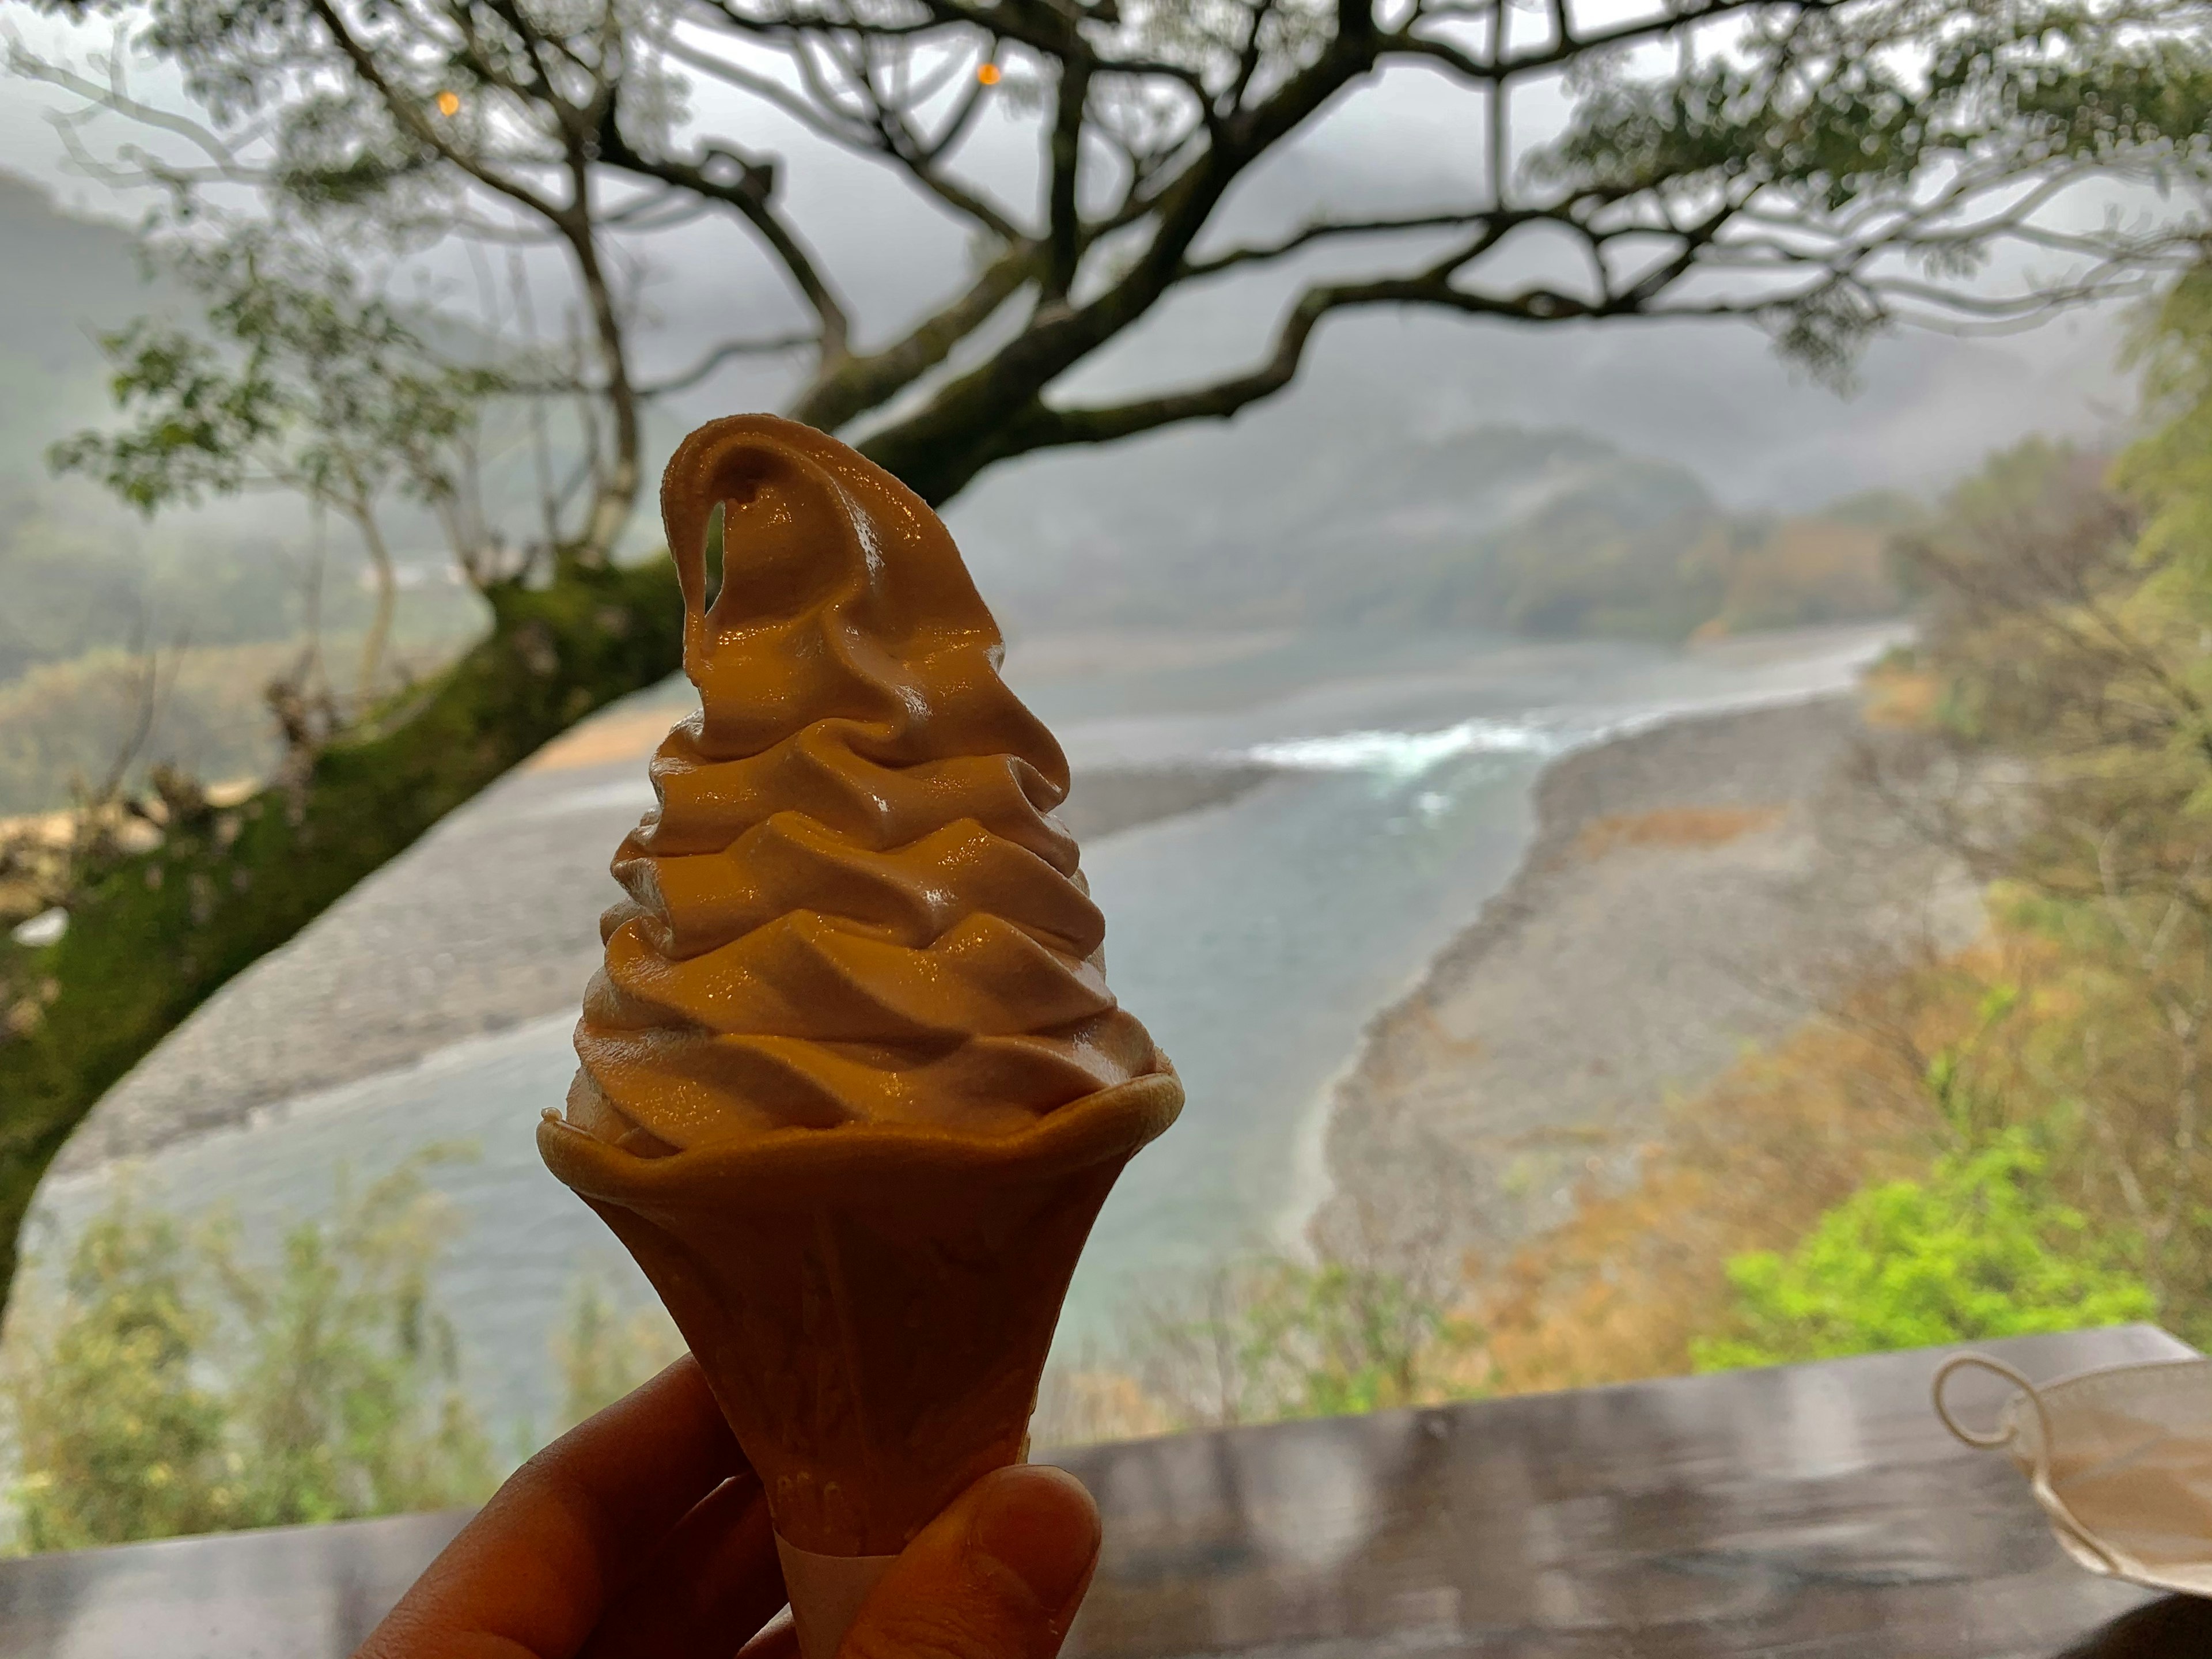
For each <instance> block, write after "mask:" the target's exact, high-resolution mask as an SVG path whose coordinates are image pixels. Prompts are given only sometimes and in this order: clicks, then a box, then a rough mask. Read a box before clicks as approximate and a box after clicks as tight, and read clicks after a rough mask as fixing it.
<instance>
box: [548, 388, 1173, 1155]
mask: <svg viewBox="0 0 2212 1659" xmlns="http://www.w3.org/2000/svg"><path fill="white" fill-rule="evenodd" d="M717 505H719V506H720V507H721V508H722V510H723V514H724V517H723V529H722V541H723V546H724V548H725V550H726V552H725V559H724V573H723V578H722V582H721V586H720V592H718V593H717V594H716V595H715V596H714V599H713V601H712V603H711V605H710V604H709V603H708V599H707V596H706V581H707V573H706V568H705V565H706V544H707V537H708V525H709V520H710V517H711V515H712V513H713V510H714V507H716V506H717ZM661 512H662V516H663V519H664V520H665V524H666V526H667V530H668V538H669V546H670V548H671V550H672V551H673V553H674V555H675V558H676V563H677V569H678V574H679V576H680V578H681V580H682V586H683V591H684V606H685V627H684V672H685V673H686V674H687V675H688V676H689V677H690V679H691V681H692V682H693V684H696V686H697V687H698V689H699V696H700V702H701V705H702V708H701V712H700V713H698V714H695V715H693V716H692V717H691V718H690V719H689V720H685V721H684V722H683V723H682V724H681V725H679V726H677V727H676V728H675V729H674V730H673V731H672V732H670V733H669V735H668V737H667V738H666V740H665V742H663V743H662V744H661V745H660V749H659V752H658V754H657V755H656V756H655V757H654V759H653V765H652V778H653V791H654V793H655V795H656V796H657V797H658V798H659V806H658V807H657V808H656V809H654V810H653V811H648V812H647V814H646V817H645V819H644V822H642V823H641V824H639V826H638V827H637V829H635V830H634V831H632V832H631V834H630V835H629V836H628V837H627V838H626V839H625V840H624V841H623V844H622V847H621V848H620V850H619V851H618V852H617V854H615V860H614V874H615V878H616V879H617V881H619V882H620V883H621V884H622V886H623V889H624V890H625V891H626V892H627V893H628V895H629V897H628V898H627V899H626V900H624V901H623V902H619V903H617V904H616V905H614V906H613V907H612V908H610V909H609V910H608V911H607V912H606V914H605V916H604V917H603V918H602V919H601V921H600V934H601V937H602V938H603V939H605V944H606V965H605V969H603V970H602V971H601V972H600V973H599V974H598V975H594V976H593V979H592V984H591V987H590V989H589V990H588V991H587V992H586V995H585V999H584V1012H583V1018H582V1020H581V1021H580V1023H579V1024H578V1025H577V1028H576V1052H577V1054H578V1057H579V1058H580V1060H581V1061H582V1069H581V1070H580V1072H579V1073H578V1074H577V1079H576V1083H575V1085H574V1087H573V1088H572V1089H571V1091H570V1093H569V1103H568V1116H569V1119H570V1121H572V1122H574V1123H575V1124H577V1125H578V1126H579V1127H582V1128H585V1129H587V1130H589V1131H590V1132H591V1133H593V1134H594V1135H596V1136H598V1137H599V1138H601V1139H607V1140H612V1141H614V1142H616V1143H617V1144H618V1145H620V1146H624V1147H625V1148H627V1149H628V1150H630V1151H633V1152H641V1153H646V1154H652V1155H659V1154H665V1153H668V1152H678V1151H683V1150H686V1149H689V1148H691V1147H695V1146H708V1145H714V1144H718V1143H726V1142H730V1141H733V1140H741V1139H750V1138H753V1137H757V1136H758V1135H761V1134H763V1133H769V1132H771V1131H774V1130H777V1129H787V1128H806V1129H828V1128H834V1127H836V1126H839V1125H842V1124H851V1123H871V1124H879V1125H898V1126H903V1127H914V1128H924V1129H936V1130H943V1131H947V1132H951V1133H957V1134H959V1135H963V1136H974V1137H983V1138H996V1137H1001V1136H1006V1135H1011V1134H1016V1133H1020V1132H1021V1131H1023V1130H1025V1129H1028V1128H1030V1127H1032V1126H1033V1125H1035V1124H1036V1123H1037V1121H1039V1119H1040V1118H1042V1116H1043V1115H1046V1114H1048V1113H1050V1112H1052V1111H1053V1110H1054V1109H1055V1108H1058V1107H1060V1106H1063V1105H1066V1104H1067V1103H1070V1102H1072V1101H1074V1100H1077V1099H1079V1098H1080V1097H1084V1096H1086V1095H1090V1094H1092V1093H1094V1092H1096V1091H1099V1090H1101V1089H1105V1088H1109V1087H1111V1086H1113V1085H1117V1084H1120V1083H1123V1082H1126V1081H1127V1080H1129V1079H1132V1078H1136V1077H1142V1076H1145V1075H1146V1074H1149V1073H1155V1072H1160V1071H1164V1070H1165V1069H1166V1067H1165V1062H1164V1060H1163V1059H1162V1058H1161V1057H1160V1055H1159V1054H1158V1051H1157V1050H1156V1049H1155V1048H1154V1047H1153V1046H1152V1039H1151V1038H1150V1037H1149V1036H1147V1035H1146V1032H1145V1029H1144V1027H1143V1026H1141V1025H1140V1024H1138V1023H1137V1021H1136V1020H1135V1019H1133V1018H1131V1017H1130V1016H1129V1015H1128V1014H1127V1013H1126V1012H1123V1011H1122V1010H1121V1008H1120V1007H1119V1006H1116V1004H1115V1000H1114V996H1113V994H1112V993H1111V992H1110V991H1109V990H1108V989H1107V988H1106V978H1105V972H1104V968H1103V960H1102V957H1101V954H1100V950H1101V943H1102V941H1103V938H1104V933H1105V927H1104V923H1103V921H1102V919H1101V918H1100V916H1099V913H1098V909H1097V906H1096V905H1094V904H1093V903H1091V899H1090V896H1089V893H1088V891H1087V890H1086V888H1085V883H1084V880H1083V878H1082V875H1081V874H1080V873H1079V871H1078V869H1077V861H1076V848H1075V843H1074V841H1073V839H1072V838H1071V837H1070V836H1068V834H1067V832H1066V830H1065V829H1062V828H1061V827H1060V823H1059V822H1058V821H1057V820H1056V819H1055V818H1054V817H1053V816H1052V811H1053V809H1054V807H1055V806H1057V805H1059V804H1060V801H1061V799H1064V798H1065V796H1066V793H1067V784H1068V775H1067V763H1066V758H1065V757H1063V756H1062V754H1061V753H1060V745H1059V744H1057V743H1056V742H1055V741H1054V738H1053V737H1052V734H1051V733H1050V732H1048V731H1047V730H1046V729H1045V727H1044V726H1043V725H1042V722H1040V721H1039V720H1037V719H1036V716H1034V715H1033V714H1030V712H1029V710H1028V709H1027V708H1024V707H1023V706H1022V704H1021V702H1019V701H1018V699H1017V698H1016V697H1015V696H1014V695H1013V693H1012V691H1010V690H1008V689H1007V688H1006V684H1005V683H1004V682H1003V681H1001V680H1000V678H999V674H998V666H999V662H1000V655H1001V653H1002V648H1003V647H1002V646H1001V643H1000V635H999V631H998V628H997V626H996V624H995V623H994V622H993V621H992V619H991V615H990V612H989V611H987V610H986V609H985V607H984V605H983V602H982V600H981V598H980V597H979V596H978V595H977V593H976V592H975V586H974V584H973V583H972V582H971V581H970V580H969V576H968V573H967V570H966V568H964V567H963V565H962V563H961V562H960V556H959V553H958V551H957V550H956V549H955V548H954V546H953V544H952V540H951V537H950V536H949V535H948V534H947V533H946V532H945V526H943V525H942V524H941V523H939V520H938V519H937V516H936V514H935V513H932V512H931V511H930V510H929V508H928V507H927V505H926V504H925V503H924V502H923V501H921V499H920V498H919V497H918V496H916V495H914V494H913V493H912V492H911V491H910V490H908V489H906V488H905V486H903V485H902V484H901V483H899V482H898V481H897V480H896V479H895V478H893V477H891V476H890V474H889V473H886V472H884V471H883V470H882V469H881V468H879V467H877V466H875V465H872V463H870V462H869V461H867V460H866V459H863V458H862V457H860V455H858V454H856V453H854V452H853V451H852V450H850V449H848V448H847V447H845V446H844V445H842V444H841V443H839V442H837V441H836V440H835V439H832V438H829V437H825V436H824V435H822V434H820V433H818V432H816V431H814V430H812V429H811V428H807V427H803V426H799V425H797V424H795V423H793V422H788V421H783V420H778V419H775V418H774V417H772V416H735V417H732V418H730V419H727V420H721V421H717V422H713V423H712V424H710V425H708V426H706V427H703V428H701V429H700V430H699V431H697V432H696V433H694V434H693V435H691V436H690V438H689V439H687V440H686V441H684V446H683V447H681V448H680V449H679V450H678V452H677V453H676V456H675V459H672V460H671V462H670V463H669V465H668V471H667V474H666V476H665V480H664V482H663V483H662V487H661Z"/></svg>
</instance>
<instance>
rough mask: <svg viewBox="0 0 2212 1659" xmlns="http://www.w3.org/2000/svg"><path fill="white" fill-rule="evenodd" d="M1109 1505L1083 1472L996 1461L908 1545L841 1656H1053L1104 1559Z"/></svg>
mask: <svg viewBox="0 0 2212 1659" xmlns="http://www.w3.org/2000/svg"><path fill="white" fill-rule="evenodd" d="M1098 1539H1099V1530H1098V1506H1097V1504H1094V1503H1092V1502H1091V1494H1090V1493H1089V1492H1085V1491H1084V1489H1083V1484H1082V1482H1080V1481H1079V1480H1077V1479H1076V1478H1075V1477H1074V1476H1073V1475H1072V1474H1067V1473H1066V1471H1064V1470H1061V1469H1054V1468H1044V1467H1042V1466H1041V1465H1037V1464H1016V1465H1015V1466H1014V1467H1013V1468H1005V1469H995V1470H994V1471H993V1472H992V1473H990V1474H987V1475H985V1476H984V1477H983V1478H982V1479H981V1480H978V1481H977V1482H976V1483H975V1485H974V1486H970V1487H969V1488H968V1490H967V1491H966V1492H963V1493H962V1494H961V1495H960V1497H959V1498H957V1500H955V1501H954V1503H953V1504H952V1507H951V1508H950V1509H948V1510H945V1513H944V1514H942V1515H940V1516H938V1517H937V1519H936V1520H934V1521H933V1522H930V1523H929V1525H928V1527H927V1528H925V1529H924V1530H923V1532H922V1534H921V1536H920V1537H918V1538H916V1539H915V1541H914V1542H912V1543H911V1544H909V1545H908V1546H907V1547H906V1549H905V1550H904V1551H903V1552H902V1553H901V1554H900V1556H899V1558H898V1559H897V1560H896V1562H895V1563H893V1564H892V1566H891V1569H890V1571H888V1572H886V1573H885V1574H884V1577H883V1580H882V1582H881V1583H878V1585H877V1586H876V1588H875V1589H873V1590H872V1591H871V1592H870V1593H869V1595H868V1599H867V1600H866V1601H864V1602H862V1603H861V1605H860V1613H858V1614H857V1615H855V1616H854V1620H853V1623H852V1627H851V1628H850V1629H849V1630H848V1631H847V1632H845V1639H844V1641H843V1642H842V1643H841V1644H839V1646H838V1649H837V1659H1052V1656H1053V1655H1054V1654H1056V1653H1058V1652H1059V1651H1060V1642H1061V1641H1062V1640H1063V1639H1064V1638H1066V1635H1067V1626H1068V1625H1069V1623H1070V1622H1071V1621H1072V1620H1073V1619H1074V1617H1075V1610H1076V1608H1077V1607H1079V1606H1081V1605H1082V1601H1083V1593H1084V1592H1085V1590H1087V1589H1090V1587H1091V1572H1092V1571H1093V1570H1094V1569H1095V1568H1096V1567H1097V1565H1098Z"/></svg>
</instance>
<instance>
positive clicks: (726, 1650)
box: [583, 1474, 787, 1659]
mask: <svg viewBox="0 0 2212 1659" xmlns="http://www.w3.org/2000/svg"><path fill="white" fill-rule="evenodd" d="M786 1599H787V1598H786V1596H785V1594H784V1589H783V1566H782V1564H781V1562H780V1561H779V1560H778V1559H776V1553H775V1534H774V1533H773V1532H772V1531H770V1529H769V1514H768V1504H767V1501H766V1500H765V1499H764V1498H763V1497H762V1495H761V1489H760V1482H759V1480H757V1479H755V1478H754V1477H753V1476H752V1475H751V1474H743V1475H739V1476H738V1477H737V1478H735V1479H734V1480H725V1481H724V1482H723V1483H722V1484H721V1485H720V1486H718V1487H716V1488H715V1489H714V1491H713V1492H710V1493H709V1494H708V1496H707V1498H706V1499H705V1500H704V1501H703V1502H702V1503H701V1504H699V1506H698V1507H697V1508H696V1509H695V1510H692V1511H691V1513H690V1514H689V1515H687V1516H684V1519H683V1520H682V1521H681V1522H678V1525H677V1528H676V1530H675V1531H674V1532H672V1533H671V1534H669V1535H668V1538H667V1541H665V1543H663V1544H662V1546H661V1547H660V1548H659V1551H658V1552H656V1553H655V1554H654V1556H653V1562H652V1565H649V1566H648V1567H647V1568H646V1570H645V1571H644V1573H643V1574H642V1575H641V1577H639V1578H638V1579H637V1580H636V1581H635V1583H632V1584H631V1585H630V1587H629V1589H626V1590H624V1591H623V1593H622V1594H621V1595H618V1596H617V1597H615V1598H614V1600H613V1601H611V1602H610V1603H609V1604H608V1606H607V1610H606V1612H605V1613H603V1614H602V1615H601V1616H600V1619H599V1632H598V1633H597V1634H596V1635H594V1636H593V1637H592V1639H591V1641H590V1643H589V1644H586V1647H585V1649H584V1656H583V1659H730V1655H731V1654H732V1653H733V1652H735V1651H736V1650H737V1647H738V1643H740V1642H742V1641H744V1639H745V1638H747V1637H749V1636H751V1635H753V1634H755V1633H756V1632H758V1631H759V1630H760V1629H761V1627H762V1626H763V1625H765V1624H767V1623H768V1621H769V1620H770V1619H772V1618H773V1617H775V1613H777V1611H778V1610H779V1609H780V1608H781V1607H782V1606H783V1604H784V1601H785V1600H786Z"/></svg>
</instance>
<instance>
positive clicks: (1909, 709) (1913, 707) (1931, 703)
mask: <svg viewBox="0 0 2212 1659" xmlns="http://www.w3.org/2000/svg"><path fill="white" fill-rule="evenodd" d="M1862 688H1863V691H1864V694H1865V702H1864V712H1865V715H1866V722H1867V724H1868V725H1869V726H1889V727H1893V728H1894V729H1897V730H1899V731H1925V730H1927V729H1928V728H1929V726H1931V725H1932V724H1933V723H1934V720H1935V716H1936V699H1937V698H1938V697H1940V696H1942V691H1943V685H1942V681H1941V680H1939V679H1938V678H1936V676H1935V675H1933V674H1930V673H1928V672H1925V671H1922V670H1917V669H1911V668H1901V667H1895V666H1891V665H1881V666H1877V667H1875V668H1872V669H1869V671H1868V672H1867V674H1866V677H1865V678H1864V680H1863V682H1862Z"/></svg>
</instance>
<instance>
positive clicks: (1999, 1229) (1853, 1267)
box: [1692, 1127, 2158, 1370]
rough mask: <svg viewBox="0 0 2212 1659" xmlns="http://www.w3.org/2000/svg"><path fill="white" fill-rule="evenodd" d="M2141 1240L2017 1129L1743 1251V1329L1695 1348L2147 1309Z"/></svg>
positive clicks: (1809, 1345)
mask: <svg viewBox="0 0 2212 1659" xmlns="http://www.w3.org/2000/svg"><path fill="white" fill-rule="evenodd" d="M2139 1250H2140V1246H2139V1243H2138V1242H2137V1241H2136V1240H2133V1239H2130V1238H2129V1237H2126V1236H2125V1235H2124V1234H2116V1233H2112V1232H2111V1231H2106V1230H2105V1229H2102V1228H2100V1227H2097V1226H2095V1225H2093V1224H2092V1223H2091V1222H2090V1220H2089V1218H2087V1217H2086V1216H2084V1215H2083V1214H2082V1213H2081V1212H2080V1211H2079V1210H2076V1209H2074V1208H2072V1207H2071V1206H2068V1205H2066V1204H2063V1203H2062V1202H2060V1201H2059V1200H2058V1199H2057V1196H2056V1195H2055V1194H2054V1192H2053V1190H2052V1183H2051V1179H2050V1176H2049V1155H2048V1153H2047V1152H2045V1151H2044V1150H2042V1149H2041V1148H2039V1146H2036V1144H2035V1141H2034V1139H2033V1136H2032V1135H2031V1134H2030V1133H2028V1131H2027V1130H2026V1129H2024V1128H2018V1127H2015V1128H2012V1129H2008V1130H2006V1131H2004V1132H2003V1133H2001V1134H1999V1135H1998V1136H1997V1137H1996V1139H1994V1140H1993V1141H1991V1142H1990V1144H1989V1145H1987V1146H1983V1147H1981V1148H1979V1149H1978V1150H1975V1151H1972V1152H1954V1153H1951V1154H1948V1155H1947V1156H1945V1157H1944V1158H1940V1159H1938V1160H1937V1162H1936V1167H1935V1170H1934V1171H1933V1173H1932V1174H1931V1175H1930V1176H1929V1178H1928V1179H1927V1180H1926V1181H1925V1182H1917V1181H1891V1182H1879V1183H1876V1184H1875V1185H1873V1186H1869V1187H1867V1188H1863V1189H1862V1190H1861V1191H1859V1192H1857V1193H1855V1194H1852V1195H1851V1197H1850V1198H1849V1199H1847V1200H1844V1202H1843V1203H1842V1204H1840V1205H1838V1206H1836V1207H1835V1208H1834V1209H1832V1210H1831V1211H1829V1212H1828V1213H1827V1214H1826V1215H1825V1216H1823V1217H1822V1218H1820V1223H1819V1225H1817V1226H1815V1227H1814V1229H1813V1231H1811V1233H1809V1234H1808V1236H1807V1237H1806V1238H1805V1239H1804V1240H1803V1242H1802V1243H1800V1244H1799V1245H1798V1246H1797V1247H1796V1249H1793V1250H1791V1251H1790V1252H1789V1253H1788V1254H1787V1255H1783V1254H1778V1253H1776V1252H1772V1251H1761V1252H1755V1253H1752V1254H1747V1255H1739V1256H1737V1257H1735V1259H1734V1260H1733V1261H1730V1262H1729V1269H1728V1273H1729V1280H1730V1282H1731V1283H1732V1284H1733V1285H1735V1290H1736V1293H1737V1297H1738V1307H1737V1310H1736V1317H1737V1322H1738V1330H1737V1332H1736V1334H1733V1335H1730V1336H1725V1337H1719V1338H1713V1339H1707V1340H1701V1341H1699V1342H1697V1343H1695V1344H1693V1345H1692V1352H1693V1354H1694V1356H1695V1358H1696V1360H1697V1364H1698V1367H1699V1370H1725V1369H1728V1368H1729V1367H1733V1366H1740V1365H1775V1364H1790V1363H1791V1362H1794V1361H1798V1360H1808V1359H1831V1358H1838V1357H1840V1356H1843V1355H1847V1354H1856V1353H1873V1352H1885V1351H1887V1350H1890V1349H1894V1348H1917V1347H1931V1346H1936V1345H1937V1344H1940V1343H1946V1342H1967V1341H1979V1340H1985V1339H1988V1338H1991V1337H2000V1336H2021V1335H2027V1334H2032V1333H2034V1332H2039V1331H2060V1330H2074V1329H2077V1328H2084V1327H2089V1326H2097V1325H2117V1324H2123V1323H2125V1322H2128V1321H2130V1320H2137V1319H2148V1318H2151V1317H2153V1316H2154V1315H2155V1314H2156V1312H2157V1308H2158V1304H2157V1298H2156V1297H2154V1295H2153V1294H2152V1292H2151V1291H2150V1288H2149V1286H2148V1285H2145V1284H2144V1283H2143V1280H2142V1275H2141V1273H2140V1272H2139V1271H2137V1269H2136V1265H2135V1259H2136V1257H2137V1255H2139Z"/></svg>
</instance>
